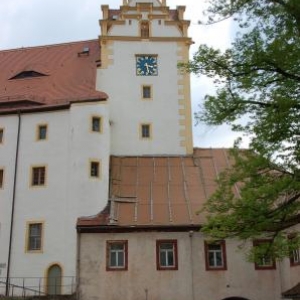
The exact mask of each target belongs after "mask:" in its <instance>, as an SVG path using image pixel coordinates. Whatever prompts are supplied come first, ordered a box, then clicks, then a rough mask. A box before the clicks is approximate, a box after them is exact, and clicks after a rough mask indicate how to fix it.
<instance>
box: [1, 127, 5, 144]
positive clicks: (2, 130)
mask: <svg viewBox="0 0 300 300" xmlns="http://www.w3.org/2000/svg"><path fill="white" fill-rule="evenodd" d="M3 139H4V129H3V128H0V144H2V143H3Z"/></svg>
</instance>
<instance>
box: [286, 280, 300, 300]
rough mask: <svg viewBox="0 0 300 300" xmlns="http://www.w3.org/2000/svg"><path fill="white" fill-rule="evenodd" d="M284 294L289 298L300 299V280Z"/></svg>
mask: <svg viewBox="0 0 300 300" xmlns="http://www.w3.org/2000/svg"><path fill="white" fill-rule="evenodd" d="M282 296H283V297H284V298H288V299H300V282H299V283H298V284H296V285H295V286H294V287H292V288H291V289H289V290H287V291H285V292H284V293H282Z"/></svg>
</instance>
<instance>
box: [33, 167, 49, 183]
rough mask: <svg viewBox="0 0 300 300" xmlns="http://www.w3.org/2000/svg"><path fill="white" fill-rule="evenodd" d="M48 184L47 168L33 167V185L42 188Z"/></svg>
mask: <svg viewBox="0 0 300 300" xmlns="http://www.w3.org/2000/svg"><path fill="white" fill-rule="evenodd" d="M45 184H46V167H44V166H43V167H33V168H32V174H31V185H32V186H42V185H45Z"/></svg>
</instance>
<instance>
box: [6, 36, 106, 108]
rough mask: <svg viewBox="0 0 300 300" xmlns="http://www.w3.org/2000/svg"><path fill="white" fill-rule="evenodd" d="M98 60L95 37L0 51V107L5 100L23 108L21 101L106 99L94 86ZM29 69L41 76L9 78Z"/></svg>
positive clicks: (54, 102) (48, 103)
mask: <svg viewBox="0 0 300 300" xmlns="http://www.w3.org/2000/svg"><path fill="white" fill-rule="evenodd" d="M84 50H88V52H85V53H83V51H84ZM99 59H100V46H99V42H98V40H89V41H82V42H74V43H65V44H58V45H49V46H40V47H32V48H20V49H13V50H4V51H0V68H1V72H0V107H1V104H2V106H3V103H8V102H12V103H14V105H13V106H16V104H18V103H19V105H20V106H22V107H23V106H24V105H25V103H26V101H25V102H24V100H29V101H28V103H27V106H28V105H29V104H30V105H31V106H32V105H41V104H42V105H45V104H46V105H56V104H63V103H68V102H70V101H77V100H81V101H82V100H89V99H106V98H107V95H106V94H105V93H103V92H98V91H96V89H95V84H96V69H97V63H99ZM30 71H33V72H37V73H40V74H43V75H45V76H41V77H31V78H22V79H12V78H13V77H14V76H16V75H18V74H21V73H24V72H27V74H30ZM33 74H34V73H33ZM35 75H36V74H35ZM35 102H37V103H35Z"/></svg>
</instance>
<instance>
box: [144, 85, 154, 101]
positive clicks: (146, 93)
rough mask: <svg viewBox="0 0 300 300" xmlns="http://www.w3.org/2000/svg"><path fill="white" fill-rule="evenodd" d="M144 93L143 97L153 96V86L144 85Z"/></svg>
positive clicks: (149, 97)
mask: <svg viewBox="0 0 300 300" xmlns="http://www.w3.org/2000/svg"><path fill="white" fill-rule="evenodd" d="M142 93H143V94H142V96H143V99H151V98H152V93H151V86H150V85H143V90H142Z"/></svg>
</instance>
